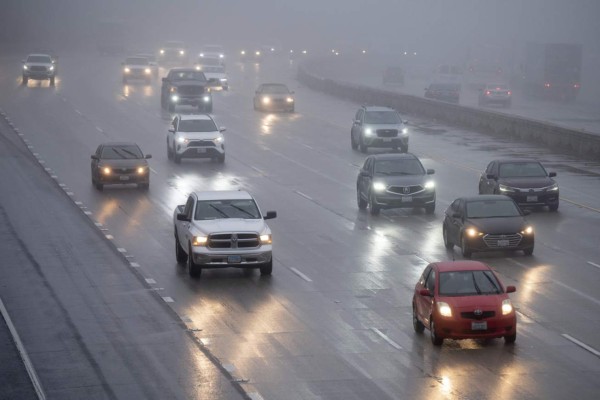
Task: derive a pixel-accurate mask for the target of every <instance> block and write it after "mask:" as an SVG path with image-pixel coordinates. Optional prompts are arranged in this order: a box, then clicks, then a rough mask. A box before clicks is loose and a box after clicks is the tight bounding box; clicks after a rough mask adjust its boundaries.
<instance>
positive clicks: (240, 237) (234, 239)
mask: <svg viewBox="0 0 600 400" xmlns="http://www.w3.org/2000/svg"><path fill="white" fill-rule="evenodd" d="M207 245H208V247H210V248H211V249H248V248H255V247H258V246H259V245H260V241H259V237H258V235H257V234H256V233H214V234H212V235H210V236H209V237H208V243H207Z"/></svg>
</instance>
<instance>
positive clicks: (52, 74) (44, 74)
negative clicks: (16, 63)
mask: <svg viewBox="0 0 600 400" xmlns="http://www.w3.org/2000/svg"><path fill="white" fill-rule="evenodd" d="M22 62H23V80H22V81H21V82H22V83H23V85H27V83H28V82H29V80H30V79H33V80H36V81H39V80H46V79H48V80H49V81H50V85H52V86H54V82H55V78H56V68H57V66H56V61H55V60H54V59H53V58H52V57H50V56H49V55H48V54H30V55H28V56H27V58H26V59H25V60H23V61H22Z"/></svg>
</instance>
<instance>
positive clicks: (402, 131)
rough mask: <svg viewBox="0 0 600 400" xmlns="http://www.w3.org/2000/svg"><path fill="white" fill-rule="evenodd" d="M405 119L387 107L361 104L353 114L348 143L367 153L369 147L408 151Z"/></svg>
mask: <svg viewBox="0 0 600 400" xmlns="http://www.w3.org/2000/svg"><path fill="white" fill-rule="evenodd" d="M406 123H407V121H404V120H402V118H401V117H400V114H398V112H397V111H396V110H394V109H392V108H389V107H378V106H362V107H360V108H359V109H358V110H357V111H356V114H355V115H354V119H353V120H352V128H350V145H351V146H352V149H353V150H356V149H358V148H360V151H361V153H367V151H368V149H369V147H379V148H388V149H393V150H398V149H400V151H402V152H403V153H406V152H407V151H408V129H407V128H406Z"/></svg>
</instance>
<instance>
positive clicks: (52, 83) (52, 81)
mask: <svg viewBox="0 0 600 400" xmlns="http://www.w3.org/2000/svg"><path fill="white" fill-rule="evenodd" d="M54 85H55V80H54V77H52V78H50V86H54Z"/></svg>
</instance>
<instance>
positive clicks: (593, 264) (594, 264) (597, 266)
mask: <svg viewBox="0 0 600 400" xmlns="http://www.w3.org/2000/svg"><path fill="white" fill-rule="evenodd" d="M587 263H588V264H590V265H591V266H593V267H596V268H599V269H600V265H598V264H596V263H593V262H591V261H588V262H587Z"/></svg>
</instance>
